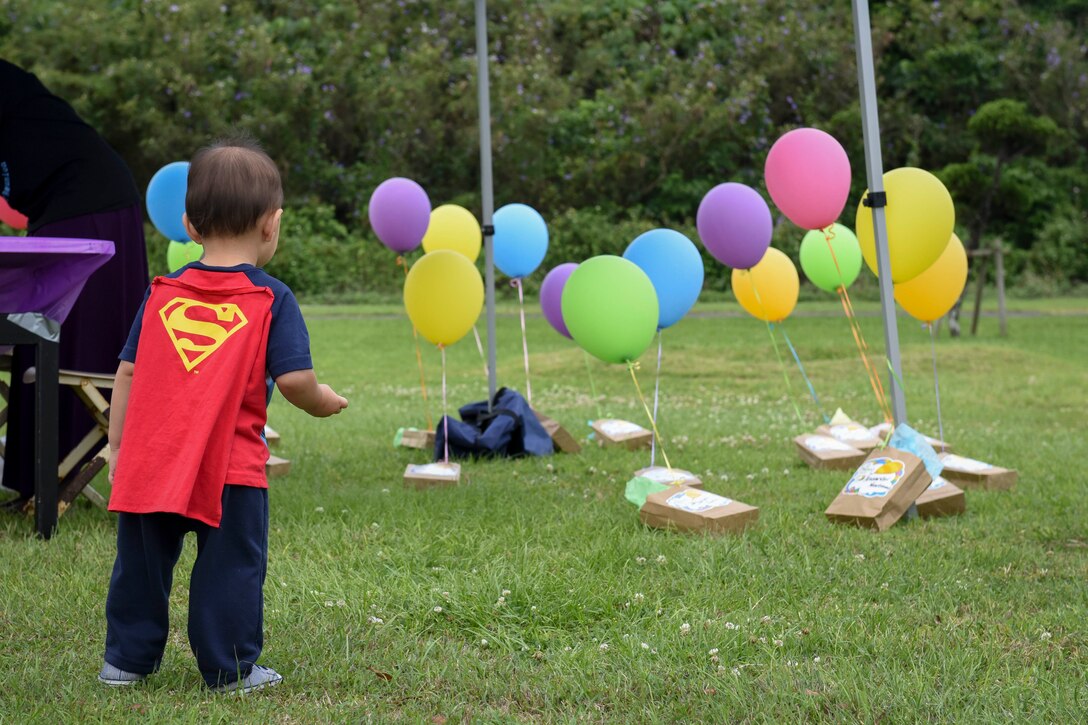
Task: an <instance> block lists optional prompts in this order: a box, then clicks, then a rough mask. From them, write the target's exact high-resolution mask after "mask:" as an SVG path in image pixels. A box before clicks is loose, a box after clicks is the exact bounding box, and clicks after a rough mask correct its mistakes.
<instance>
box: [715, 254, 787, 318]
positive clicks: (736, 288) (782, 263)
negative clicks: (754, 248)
mask: <svg viewBox="0 0 1088 725" xmlns="http://www.w3.org/2000/svg"><path fill="white" fill-rule="evenodd" d="M732 280H733V296H734V297H736V298H737V302H739V303H740V306H741V307H743V308H744V309H745V310H746V311H747V312H748V314H750V315H751V316H752V317H755V318H756V319H757V320H763V321H764V322H781V321H782V320H784V319H786V318H787V317H789V316H790V313H791V312H793V308H794V307H796V306H797V292H798V291H799V289H800V287H801V282H800V279H799V278H798V276H797V267H795V266H794V264H793V260H791V259H790V258H789V257H787V256H786V255H785V254H783V253H782V252H780V251H778V250H777V249H775V248H773V247H771V248H769V249H767V253H766V254H764V255H763V259H761V260H759V263H758V264H756V266H754V267H752V268H751V269H734V270H733V277H732Z"/></svg>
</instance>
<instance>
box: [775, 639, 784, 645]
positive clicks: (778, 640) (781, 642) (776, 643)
mask: <svg viewBox="0 0 1088 725" xmlns="http://www.w3.org/2000/svg"><path fill="white" fill-rule="evenodd" d="M783 644H785V643H784V642H783V641H782V640H780V639H776V640H775V641H774V646H775V647H781V646H782V645H783Z"/></svg>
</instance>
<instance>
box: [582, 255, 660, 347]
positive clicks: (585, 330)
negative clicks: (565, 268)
mask: <svg viewBox="0 0 1088 725" xmlns="http://www.w3.org/2000/svg"><path fill="white" fill-rule="evenodd" d="M562 308H563V320H564V321H565V322H566V323H567V329H569V330H570V334H571V336H572V337H573V338H574V340H575V342H577V343H578V344H579V345H581V346H582V348H583V349H584V350H586V352H588V353H590V354H591V355H593V356H594V357H597V358H600V359H601V360H603V361H605V362H608V363H625V362H632V361H634V360H637V359H638V357H639V355H641V354H642V353H643V352H645V351H646V348H647V347H649V345H650V343H651V342H652V341H653V339H654V332H656V331H657V319H658V309H657V295H656V294H655V293H654V285H653V282H651V281H650V278H649V277H647V276H646V273H645V272H643V271H642V270H641V269H639V268H638V265H637V264H635V263H634V262H629V261H628V260H626V259H624V258H623V257H615V256H612V255H607V254H606V255H601V256H599V257H592V258H590V259H587V260H586V261H584V262H582V263H581V264H579V265H578V269H576V270H574V272H573V273H571V275H570V278H569V279H568V280H567V284H566V286H565V287H564V288H563V301H562Z"/></svg>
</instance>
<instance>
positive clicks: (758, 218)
mask: <svg viewBox="0 0 1088 725" xmlns="http://www.w3.org/2000/svg"><path fill="white" fill-rule="evenodd" d="M695 227H696V228H697V229H698V230H699V238H700V239H702V240H703V246H704V247H706V249H707V251H708V252H710V253H711V254H712V255H714V258H715V259H717V260H718V261H719V262H721V263H722V264H724V265H726V266H728V267H733V268H734V269H750V268H752V267H754V266H756V264H758V263H759V260H761V259H763V254H764V253H765V252H766V251H767V247H769V246H770V245H771V231H772V223H771V210H770V208H768V206H767V202H765V201H764V200H763V197H762V196H760V195H759V192H758V191H756V190H755V189H753V188H752V187H750V186H745V185H744V184H738V183H736V182H732V181H731V182H729V183H727V184H718V185H717V186H715V187H714V188H713V189H711V190H710V191H708V192H707V194H706V196H704V197H703V200H702V201H701V202H699V211H698V213H697V214H696V215H695Z"/></svg>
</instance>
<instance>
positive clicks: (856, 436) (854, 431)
mask: <svg viewBox="0 0 1088 725" xmlns="http://www.w3.org/2000/svg"><path fill="white" fill-rule="evenodd" d="M816 432H817V433H820V434H821V435H825V436H831V437H832V438H834V439H835V440H839V441H842V442H843V443H845V444H846V445H848V446H853V447H854V448H857V449H858V450H859V451H864V452H865V453H868V452H869V451H871V450H873V449H874V448H876V447H877V446H879V445H880V444H881V443H883V441H882V440H881V439H880V438H877V437H876V436H875V435H873V434H872V433H870V432H869V429H868V428H866V427H865V426H863V425H862V424H861V423H855V422H854V421H850V422H849V423H839V424H836V423H832V424H831V425H821V426H820V427H819V428H817V429H816Z"/></svg>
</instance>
